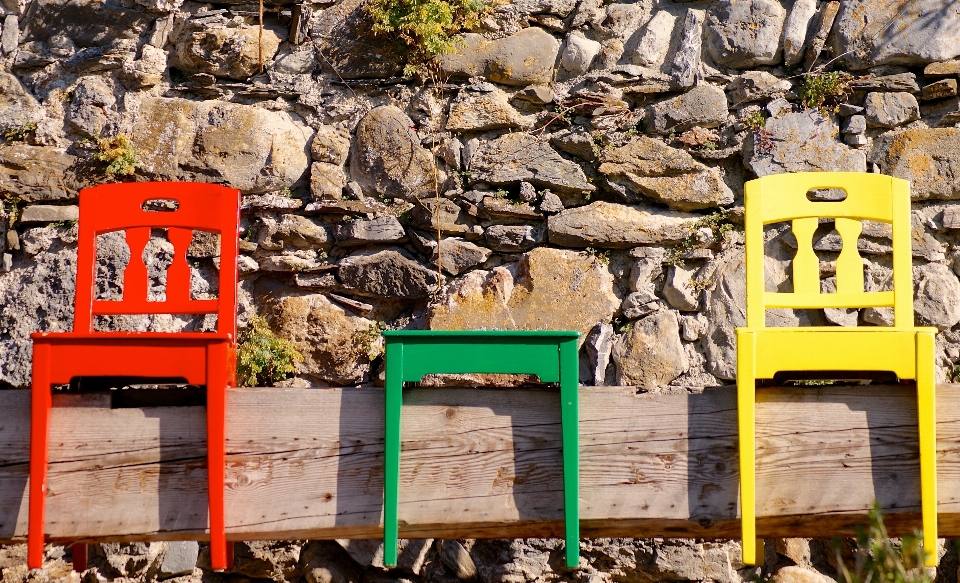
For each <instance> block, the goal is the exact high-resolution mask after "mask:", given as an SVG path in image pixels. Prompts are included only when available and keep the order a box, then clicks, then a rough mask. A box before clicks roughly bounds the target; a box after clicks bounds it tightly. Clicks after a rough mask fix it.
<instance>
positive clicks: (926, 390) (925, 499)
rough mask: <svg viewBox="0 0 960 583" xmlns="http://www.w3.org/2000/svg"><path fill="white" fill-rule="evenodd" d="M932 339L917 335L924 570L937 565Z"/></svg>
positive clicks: (934, 405)
mask: <svg viewBox="0 0 960 583" xmlns="http://www.w3.org/2000/svg"><path fill="white" fill-rule="evenodd" d="M934 358H935V357H934V339H933V334H932V333H930V332H920V333H918V334H917V414H918V415H917V417H918V422H919V428H920V496H921V498H920V507H921V509H922V513H923V552H924V557H925V561H924V562H925V564H926V565H927V566H928V567H932V566H935V565H936V564H937V412H936V397H935V395H936V390H937V385H936V377H935V373H934Z"/></svg>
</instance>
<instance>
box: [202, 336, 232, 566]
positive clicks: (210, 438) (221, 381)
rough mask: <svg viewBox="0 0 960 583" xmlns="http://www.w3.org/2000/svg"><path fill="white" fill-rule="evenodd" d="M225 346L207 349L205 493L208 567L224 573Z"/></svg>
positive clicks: (225, 535)
mask: <svg viewBox="0 0 960 583" xmlns="http://www.w3.org/2000/svg"><path fill="white" fill-rule="evenodd" d="M226 401H227V345H226V343H222V344H211V345H209V346H208V347H207V480H208V481H207V492H208V496H209V499H210V566H211V567H212V568H213V570H214V571H223V570H225V569H227V567H228V564H227V531H226V519H225V516H224V504H223V495H224V489H225V485H224V481H225V479H226V466H227V452H226V445H227V444H226V433H225V425H226V404H227V403H226Z"/></svg>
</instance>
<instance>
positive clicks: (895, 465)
mask: <svg viewBox="0 0 960 583" xmlns="http://www.w3.org/2000/svg"><path fill="white" fill-rule="evenodd" d="M913 392H914V391H913V389H912V387H899V386H896V387H876V386H874V387H815V388H814V387H795V388H763V389H760V390H759V391H758V396H757V463H758V466H757V497H758V517H759V519H758V524H757V526H758V532H759V534H760V536H767V537H773V536H795V537H796V536H810V537H824V536H832V535H840V534H850V533H853V532H854V525H855V524H857V523H859V522H863V521H864V519H865V516H866V511H867V510H868V509H869V508H870V506H871V505H872V502H873V500H874V498H878V499H879V500H880V501H881V502H882V504H883V506H884V507H886V508H887V509H888V510H887V514H888V526H889V527H890V529H891V531H893V533H895V534H897V533H903V532H910V531H911V530H912V529H914V528H919V526H920V518H919V511H920V506H919V461H918V453H917V452H918V447H917V430H916V427H915V425H916V405H915V400H914V396H913ZM2 396H3V404H4V406H3V407H2V408H0V542H6V541H11V540H22V539H23V538H24V537H25V535H26V519H27V489H26V486H27V460H28V440H29V431H28V429H29V427H28V426H29V393H28V392H27V391H4V392H3V393H2ZM937 397H938V401H937V404H938V420H937V421H938V424H937V431H938V464H939V468H938V471H939V489H940V493H939V499H940V503H939V512H940V518H939V522H940V529H941V536H947V537H956V536H960V387H957V386H950V385H943V386H941V387H940V388H939V390H938V395H937ZM558 399H559V395H558V392H557V391H555V390H526V389H504V390H483V389H462V388H458V389H448V390H442V389H408V390H406V391H405V404H404V410H403V455H402V459H401V486H400V487H401V490H400V536H401V537H407V538H421V537H447V538H460V537H534V536H555V537H560V536H562V533H563V513H562V499H563V498H562V496H563V481H562V464H561V457H560V453H561V452H560V438H561V434H560V407H559V402H558ZM227 418H228V421H227V466H228V467H227V494H226V505H227V532H228V535H229V537H230V538H231V539H233V540H240V539H264V538H265V539H301V538H379V537H380V536H381V530H380V517H381V513H382V487H383V435H382V433H383V392H382V389H378V388H348V389H232V390H230V392H229V395H228V401H227ZM580 418H581V421H580V439H581V450H580V457H581V475H580V482H581V487H580V495H581V499H580V509H581V516H582V519H583V520H582V532H583V536H584V537H599V536H627V537H697V538H736V537H738V536H739V521H738V520H737V498H738V494H737V489H738V477H737V454H736V451H737V449H736V448H737V431H736V395H735V389H734V388H733V387H724V388H718V389H709V390H707V391H706V392H704V393H702V394H696V395H686V394H673V395H646V394H639V395H638V394H636V391H635V390H634V389H631V388H627V387H593V388H582V389H581V408H580ZM51 427H52V429H51V435H50V443H51V451H50V459H51V466H50V478H49V494H48V511H47V517H48V518H47V520H48V522H47V534H48V535H49V536H50V537H51V538H52V539H55V540H62V541H70V540H86V541H107V540H127V541H132V540H145V539H202V538H204V530H205V528H206V525H207V510H206V506H207V498H206V491H205V488H206V461H205V457H204V456H205V445H204V443H205V431H206V427H205V417H204V410H203V408H202V407H156V408H143V409H110V408H109V400H108V399H104V398H103V397H101V396H96V395H90V396H82V397H78V396H72V397H68V396H62V397H58V398H57V399H56V400H55V404H54V410H53V415H52V419H51Z"/></svg>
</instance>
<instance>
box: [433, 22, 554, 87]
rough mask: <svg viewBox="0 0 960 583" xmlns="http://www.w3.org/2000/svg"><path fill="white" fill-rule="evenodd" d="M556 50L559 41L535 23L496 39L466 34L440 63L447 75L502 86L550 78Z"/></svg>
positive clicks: (532, 82) (542, 81) (543, 81)
mask: <svg viewBox="0 0 960 583" xmlns="http://www.w3.org/2000/svg"><path fill="white" fill-rule="evenodd" d="M559 52H560V41H558V40H557V39H555V38H553V36H551V35H550V34H549V33H548V32H546V31H545V30H543V29H542V28H538V27H536V26H531V27H529V28H525V29H523V30H521V31H520V32H518V33H516V34H513V35H511V36H508V37H506V38H502V39H497V40H490V39H487V38H485V37H484V36H483V35H480V34H475V33H467V34H465V35H463V37H462V44H461V46H460V47H459V48H458V49H457V50H456V52H453V53H451V54H448V55H444V56H442V57H440V66H441V67H442V69H443V72H444V73H447V74H449V75H460V76H465V77H474V76H478V75H479V76H483V77H486V78H488V79H490V80H491V81H493V82H495V83H503V84H504V85H517V86H522V85H533V84H536V83H547V82H549V81H551V80H552V79H553V65H554V64H555V63H556V60H557V54H558V53H559Z"/></svg>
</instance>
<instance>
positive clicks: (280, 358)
mask: <svg viewBox="0 0 960 583" xmlns="http://www.w3.org/2000/svg"><path fill="white" fill-rule="evenodd" d="M302 360H303V355H301V354H300V353H299V352H297V350H296V349H295V348H294V347H293V345H292V344H290V342H289V341H287V340H284V339H283V338H280V337H279V336H277V335H276V334H275V333H274V332H273V330H271V329H270V325H269V324H268V323H267V320H266V319H265V318H261V317H254V318H250V319H249V320H248V321H247V327H246V328H243V329H241V330H240V331H239V332H238V334H237V384H238V385H240V386H241V387H263V386H272V385H274V384H275V383H277V381H281V380H283V379H285V378H287V377H289V376H290V375H292V374H293V373H294V372H296V366H295V364H294V363H296V362H300V361H302Z"/></svg>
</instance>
